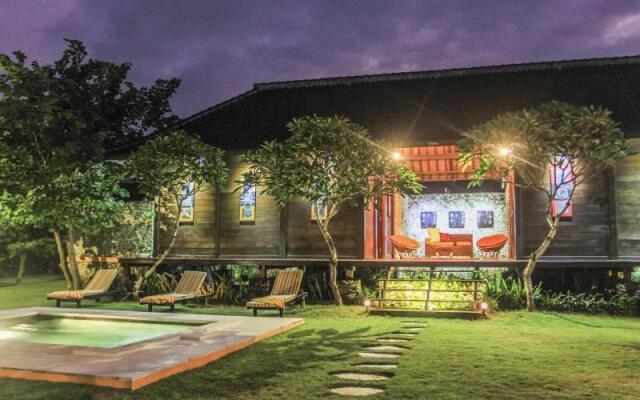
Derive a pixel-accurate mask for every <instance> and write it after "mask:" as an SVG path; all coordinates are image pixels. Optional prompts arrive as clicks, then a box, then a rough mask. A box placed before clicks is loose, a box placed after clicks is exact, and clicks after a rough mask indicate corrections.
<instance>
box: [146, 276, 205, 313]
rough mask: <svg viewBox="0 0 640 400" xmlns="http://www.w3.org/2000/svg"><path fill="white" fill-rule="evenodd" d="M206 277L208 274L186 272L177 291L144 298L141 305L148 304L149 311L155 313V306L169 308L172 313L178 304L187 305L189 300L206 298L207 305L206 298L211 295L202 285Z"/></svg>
mask: <svg viewBox="0 0 640 400" xmlns="http://www.w3.org/2000/svg"><path fill="white" fill-rule="evenodd" d="M206 277H207V273H206V272H202V271H185V272H184V273H183V274H182V277H180V281H179V282H178V285H177V286H176V290H174V291H173V292H172V293H166V294H156V295H153V296H146V297H143V298H141V299H140V304H146V305H147V311H153V306H169V307H170V310H171V312H174V311H175V310H176V303H182V304H187V301H189V300H197V299H202V298H204V299H205V305H206V298H207V297H208V296H209V293H205V292H204V291H203V290H202V289H203V288H202V285H203V283H204V280H205V279H206Z"/></svg>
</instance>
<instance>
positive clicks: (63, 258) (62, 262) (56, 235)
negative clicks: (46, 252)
mask: <svg viewBox="0 0 640 400" xmlns="http://www.w3.org/2000/svg"><path fill="white" fill-rule="evenodd" d="M52 232H53V239H54V240H55V241H56V249H57V250H58V266H59V267H60V271H62V275H64V280H65V281H67V289H71V288H72V287H73V282H72V281H71V275H70V274H69V269H68V268H67V253H66V252H65V251H64V246H63V245H62V238H61V237H60V231H59V230H57V229H54V230H53V231H52Z"/></svg>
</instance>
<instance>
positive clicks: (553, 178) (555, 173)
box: [549, 156, 575, 218]
mask: <svg viewBox="0 0 640 400" xmlns="http://www.w3.org/2000/svg"><path fill="white" fill-rule="evenodd" d="M571 166H572V162H571V159H570V158H569V157H563V156H558V157H556V164H555V165H552V166H551V170H550V171H549V177H550V179H549V180H550V185H549V186H550V190H551V192H552V193H553V192H554V191H555V196H554V198H553V200H552V202H551V216H553V217H563V218H570V217H572V216H573V204H572V201H571V200H572V197H573V190H574V186H575V185H574V182H573V169H572V167H571Z"/></svg>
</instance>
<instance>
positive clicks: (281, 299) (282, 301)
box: [247, 269, 307, 317]
mask: <svg viewBox="0 0 640 400" xmlns="http://www.w3.org/2000/svg"><path fill="white" fill-rule="evenodd" d="M302 274H303V271H302V270H301V269H289V270H286V269H285V270H281V271H278V274H277V275H276V280H275V281H274V282H273V288H271V294H270V295H269V296H265V297H258V298H255V299H253V300H251V301H250V302H248V303H247V308H252V309H253V316H254V317H255V316H257V315H258V309H276V310H278V311H279V312H280V316H281V317H282V316H284V309H285V308H286V307H287V306H288V305H289V304H294V303H300V304H301V305H302V307H304V300H305V298H306V297H307V293H306V292H301V291H300V286H301V285H302Z"/></svg>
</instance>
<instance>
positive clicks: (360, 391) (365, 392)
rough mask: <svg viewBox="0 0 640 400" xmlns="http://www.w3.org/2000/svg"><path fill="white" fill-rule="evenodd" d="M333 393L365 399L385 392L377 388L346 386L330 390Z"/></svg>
mask: <svg viewBox="0 0 640 400" xmlns="http://www.w3.org/2000/svg"><path fill="white" fill-rule="evenodd" d="M329 391H330V392H331V393H334V394H339V395H342V396H353V397H363V396H372V395H374V394H380V393H383V392H384V390H382V389H377V388H368V387H358V386H344V387H337V388H333V389H330V390H329Z"/></svg>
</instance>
